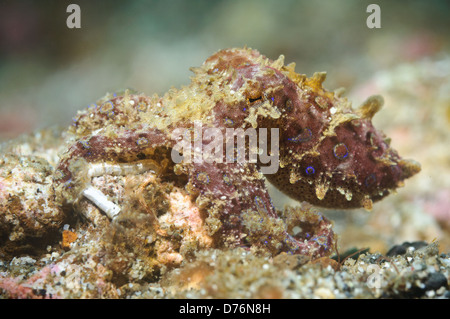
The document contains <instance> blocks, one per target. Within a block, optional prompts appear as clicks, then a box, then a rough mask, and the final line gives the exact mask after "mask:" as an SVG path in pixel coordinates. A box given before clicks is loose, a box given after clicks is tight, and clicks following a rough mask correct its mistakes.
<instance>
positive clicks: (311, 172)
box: [305, 166, 316, 175]
mask: <svg viewBox="0 0 450 319" xmlns="http://www.w3.org/2000/svg"><path fill="white" fill-rule="evenodd" d="M305 172H306V175H313V174H314V173H315V172H316V170H315V169H314V167H312V166H308V167H307V168H306V169H305Z"/></svg>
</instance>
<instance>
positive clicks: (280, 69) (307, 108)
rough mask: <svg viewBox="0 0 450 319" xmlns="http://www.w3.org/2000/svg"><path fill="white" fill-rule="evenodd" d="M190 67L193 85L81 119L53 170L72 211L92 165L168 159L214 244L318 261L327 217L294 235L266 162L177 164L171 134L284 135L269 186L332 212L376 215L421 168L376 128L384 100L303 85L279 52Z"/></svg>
mask: <svg viewBox="0 0 450 319" xmlns="http://www.w3.org/2000/svg"><path fill="white" fill-rule="evenodd" d="M192 70H193V72H194V73H195V76H194V77H193V78H192V82H191V83H190V85H189V86H187V87H183V88H182V89H180V90H175V89H172V90H171V91H169V92H168V93H167V94H165V95H164V96H163V97H158V96H153V97H148V96H145V95H143V94H131V93H129V92H125V93H124V94H121V95H117V96H107V97H105V98H103V99H102V100H100V101H98V102H97V104H95V105H94V106H92V107H90V108H88V109H87V110H85V111H82V112H80V113H79V115H78V116H77V118H76V119H75V120H74V123H73V125H72V127H71V128H70V129H69V134H71V136H72V138H73V143H72V145H71V146H70V147H68V149H67V151H66V152H65V153H64V154H62V156H61V161H60V164H59V167H58V170H57V171H56V173H55V178H54V186H55V190H56V194H57V196H58V198H59V200H60V201H61V202H62V203H65V204H71V203H73V202H75V201H76V200H77V199H78V198H79V197H80V196H81V195H80V194H81V192H82V191H83V189H84V188H85V187H86V181H85V180H84V179H83V177H82V176H80V173H79V172H80V171H82V170H83V169H81V168H82V167H83V166H84V165H87V164H89V163H98V162H104V163H112V164H113V163H133V162H137V161H140V160H146V159H151V160H154V161H155V162H156V163H160V166H161V167H160V174H161V175H162V176H163V178H166V179H167V180H173V181H174V183H178V184H179V185H182V186H183V187H184V188H185V189H186V190H187V191H188V192H189V194H191V197H192V199H193V200H195V201H196V203H197V204H198V206H199V207H200V208H201V209H202V211H203V212H204V218H205V221H206V224H207V225H208V227H209V231H210V233H211V234H213V237H214V239H215V245H216V247H236V246H242V245H249V246H258V247H262V248H266V249H268V250H269V251H270V252H272V253H278V252H280V251H287V252H292V253H299V254H304V255H308V256H311V258H317V257H321V256H326V255H329V254H330V253H331V249H332V246H333V244H334V241H335V236H334V233H333V231H332V227H331V226H332V225H331V222H330V221H328V220H327V219H326V218H324V217H322V216H321V215H320V214H316V213H311V212H308V213H305V215H304V216H303V217H301V216H299V217H298V218H297V220H296V222H298V224H299V226H301V228H302V230H303V231H302V232H300V233H299V234H296V235H295V236H294V235H293V234H290V232H289V231H290V229H292V224H290V225H287V224H285V222H284V220H282V219H280V218H279V216H278V213H277V211H276V209H275V208H274V207H273V205H272V202H271V199H270V196H269V194H268V192H267V188H266V186H265V179H264V177H263V175H262V174H261V173H260V163H256V164H252V163H207V162H202V163H180V164H175V163H173V161H172V160H171V157H170V154H171V150H172V148H173V147H174V145H175V141H174V139H173V138H172V132H173V130H174V129H176V128H193V126H194V121H201V122H202V124H203V127H204V128H208V127H215V128H220V129H221V130H222V132H225V129H226V128H243V129H246V128H268V129H270V128H279V129H280V141H279V143H280V163H279V169H278V171H277V173H275V174H268V175H267V176H266V177H267V179H268V180H269V181H271V182H272V183H273V184H274V185H275V186H276V187H277V188H279V189H280V190H282V191H283V192H285V193H286V194H288V195H289V196H291V197H293V198H296V199H298V200H301V201H307V202H309V203H311V204H314V205H318V206H324V207H334V208H355V207H365V208H367V209H370V208H371V206H372V203H373V202H374V201H377V200H379V199H381V198H383V197H384V196H386V195H388V194H389V193H390V192H391V191H392V190H394V189H395V188H396V187H398V186H400V185H401V184H402V182H403V180H405V179H406V178H408V177H410V176H412V175H413V174H415V173H417V172H418V171H419V170H420V167H419V165H418V164H417V163H415V162H413V161H407V160H403V159H401V158H400V157H399V155H398V154H397V152H396V151H395V150H393V149H391V148H390V146H389V141H388V139H387V138H386V137H385V136H384V135H383V133H382V132H380V131H378V130H376V129H375V128H374V127H373V125H372V123H371V118H372V116H373V115H374V114H375V113H376V112H377V111H378V109H379V108H380V107H381V104H382V99H381V98H380V97H371V98H369V99H368V100H367V101H366V103H364V104H363V105H362V106H361V108H359V109H358V110H353V109H352V108H351V106H350V103H349V102H348V101H347V100H346V99H345V98H342V97H340V96H339V95H338V94H336V93H334V92H329V91H327V90H325V89H324V88H323V87H322V82H323V81H324V79H325V74H324V73H316V74H314V76H313V77H311V78H306V77H305V76H304V75H301V74H298V73H295V71H294V65H293V64H290V65H288V66H285V65H284V63H283V57H282V56H281V57H280V58H279V59H278V60H276V61H272V60H270V59H267V58H266V57H264V56H262V55H261V54H260V53H259V52H258V51H256V50H251V49H246V48H245V49H227V50H222V51H219V52H217V53H216V54H214V55H212V56H211V57H210V58H208V59H207V60H206V61H205V63H204V64H203V65H202V66H201V67H199V68H195V69H192ZM268 140H270V136H269V138H268ZM203 143H204V145H207V144H208V142H205V141H203ZM281 215H282V214H281Z"/></svg>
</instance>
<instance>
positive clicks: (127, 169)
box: [88, 162, 154, 177]
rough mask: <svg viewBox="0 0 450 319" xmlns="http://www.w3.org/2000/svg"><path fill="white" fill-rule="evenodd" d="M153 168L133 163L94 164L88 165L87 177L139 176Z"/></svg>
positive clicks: (148, 165)
mask: <svg viewBox="0 0 450 319" xmlns="http://www.w3.org/2000/svg"><path fill="white" fill-rule="evenodd" d="M152 168H154V165H151V164H148V163H143V162H141V163H134V164H107V163H95V164H89V170H88V176H89V177H96V176H101V175H114V176H120V175H123V176H124V175H129V174H140V173H143V172H146V171H149V170H151V169H152Z"/></svg>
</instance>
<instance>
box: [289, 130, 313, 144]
mask: <svg viewBox="0 0 450 319" xmlns="http://www.w3.org/2000/svg"><path fill="white" fill-rule="evenodd" d="M311 138H312V132H311V130H310V129H309V128H307V127H305V128H303V129H302V131H301V132H300V134H299V135H297V136H296V137H290V138H288V141H289V142H293V143H304V142H308V141H309V140H311Z"/></svg>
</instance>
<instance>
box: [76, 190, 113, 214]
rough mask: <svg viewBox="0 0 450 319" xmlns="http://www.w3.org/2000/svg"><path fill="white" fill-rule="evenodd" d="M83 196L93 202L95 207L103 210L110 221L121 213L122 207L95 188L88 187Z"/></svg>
mask: <svg viewBox="0 0 450 319" xmlns="http://www.w3.org/2000/svg"><path fill="white" fill-rule="evenodd" d="M83 195H84V196H85V197H86V198H88V199H89V200H91V201H92V202H93V203H94V204H95V206H97V207H98V208H99V209H101V210H102V211H103V212H104V213H105V214H106V215H107V216H108V217H109V218H110V219H113V218H114V217H116V216H117V215H118V214H119V212H120V207H119V206H117V205H116V204H114V203H113V202H111V201H110V200H108V198H107V197H106V196H105V194H103V193H102V192H101V191H99V190H98V189H96V188H95V187H92V186H88V187H87V188H86V189H85V190H84V191H83Z"/></svg>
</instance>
